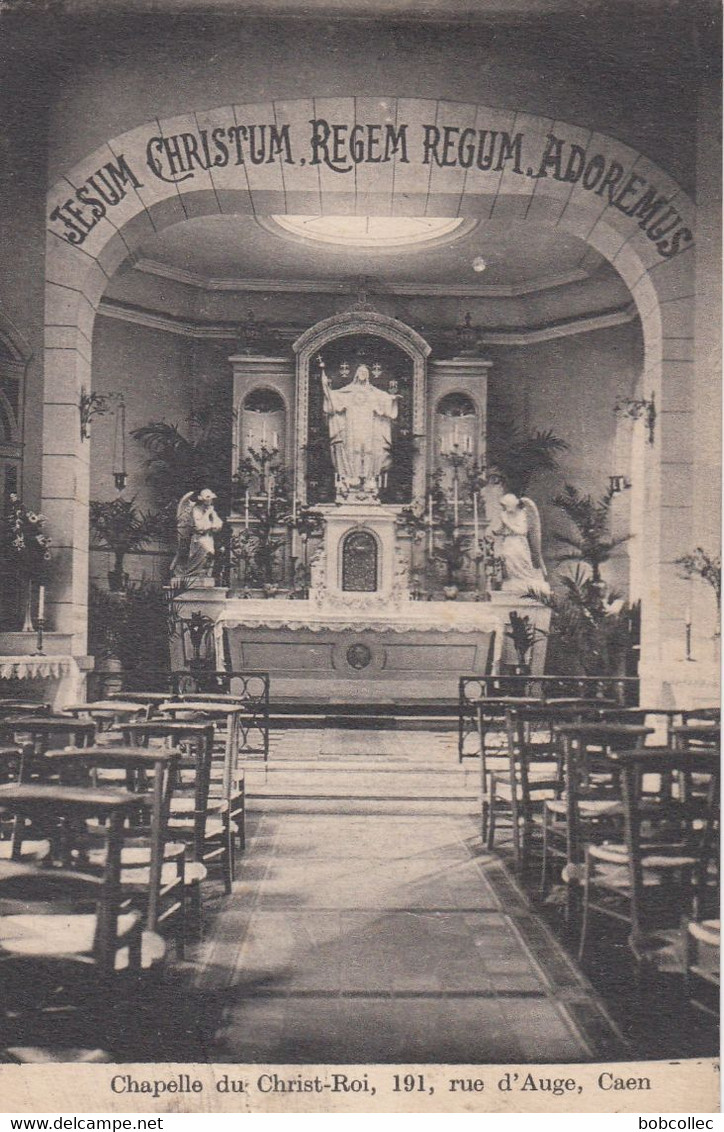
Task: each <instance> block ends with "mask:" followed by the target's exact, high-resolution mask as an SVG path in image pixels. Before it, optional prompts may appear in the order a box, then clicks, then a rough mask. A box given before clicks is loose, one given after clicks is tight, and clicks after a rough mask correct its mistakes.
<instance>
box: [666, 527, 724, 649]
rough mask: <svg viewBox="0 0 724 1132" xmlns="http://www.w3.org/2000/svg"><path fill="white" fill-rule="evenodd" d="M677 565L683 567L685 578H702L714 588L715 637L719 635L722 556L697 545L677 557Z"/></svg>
mask: <svg viewBox="0 0 724 1132" xmlns="http://www.w3.org/2000/svg"><path fill="white" fill-rule="evenodd" d="M676 565H677V566H679V567H681V572H682V574H683V575H684V577H685V578H701V579H702V581H704V582H707V584H708V585H710V586H711V588H712V589H713V590H714V596H715V598H716V628H715V630H714V635H715V637H718V636H719V634H720V632H721V629H720V619H721V558H720V556H719V555H718V554H714V555H711V554H707V552H706V551H705V550H704V548H703V547H701V546H697V547H696V548H695V549H694V551H693V552H692V553H691V554H685V555H684V556H683V558H677V560H676ZM688 616H689V625H690V624H691V612H690V611H689V614H688Z"/></svg>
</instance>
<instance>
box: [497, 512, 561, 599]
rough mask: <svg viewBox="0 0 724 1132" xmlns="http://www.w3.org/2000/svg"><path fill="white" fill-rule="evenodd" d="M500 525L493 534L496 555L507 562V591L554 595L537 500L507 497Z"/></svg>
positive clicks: (505, 582) (505, 586)
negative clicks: (543, 550) (551, 591)
mask: <svg viewBox="0 0 724 1132" xmlns="http://www.w3.org/2000/svg"><path fill="white" fill-rule="evenodd" d="M500 522H501V526H500V527H499V528H498V529H497V530H496V531H494V532H493V533H494V534H495V536H496V539H497V540H498V542H497V549H496V552H497V553H498V555H499V557H500V558H501V559H502V561H503V574H504V578H503V585H502V589H503V591H504V592H506V593H513V594H524V593H526V592H527V591H528V590H536V591H538V592H539V593H545V594H548V593H550V586H549V584H548V572H547V570H546V567H545V563H544V561H543V555H542V545H541V523H540V515H539V514H538V508H537V507H536V505H535V503H534V502H533V500H532V499H528V497H527V496H523V497H522V498H520V499H519V498H518V496H517V495H513V493H512V492H508V493H507V494H506V495H503V496H502V497H501V499H500Z"/></svg>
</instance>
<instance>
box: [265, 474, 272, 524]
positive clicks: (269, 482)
mask: <svg viewBox="0 0 724 1132" xmlns="http://www.w3.org/2000/svg"><path fill="white" fill-rule="evenodd" d="M271 500H272V476H268V477H267V481H266V513H267V515H268V514H269V512H270V511H271Z"/></svg>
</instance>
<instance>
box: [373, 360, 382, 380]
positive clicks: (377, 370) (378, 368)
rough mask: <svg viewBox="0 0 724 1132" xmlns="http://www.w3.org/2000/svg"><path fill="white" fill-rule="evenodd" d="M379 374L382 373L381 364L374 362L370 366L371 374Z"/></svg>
mask: <svg viewBox="0 0 724 1132" xmlns="http://www.w3.org/2000/svg"><path fill="white" fill-rule="evenodd" d="M381 375H382V366H381V365H380V363H379V362H375V364H374V365H373V366H372V376H373V377H380V376H381Z"/></svg>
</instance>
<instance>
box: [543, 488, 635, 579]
mask: <svg viewBox="0 0 724 1132" xmlns="http://www.w3.org/2000/svg"><path fill="white" fill-rule="evenodd" d="M614 494H615V492H614V491H612V490H611V488H609V489H608V490H607V491H606V493H605V494H604V495H603V496H601V498H600V499H597V500H596V499H594V498H593V496H591V495H582V494H581V493H580V492H579V491H578V489H577V488H575V487H572V486H571V484H569V483H568V484H566V486H565V488H564V489H563V491H562V492H561V493H560V495H557V496H556V497H555V499H554V500H553V505H554V506H555V507H558V508H559V509H560V510H561V511H563V513H564V514H565V515H567V516H568V518H569V519H570V521H571V523H572V524H573V527H574V529H575V530H574V533H573V534H571V535H556V536H555V539H556V542H558V543H560V544H561V545H562V546H563V547H565V548H566V549H565V550H564V552H563V554H561V556H560V560H561V562H571V561H573V562H576V561H578V562H585V563H587V564H588V566H590V568H591V581H592V582H593V584H594V585H600V584H601V583H602V578H601V566H603V565H604V563H606V562H608V561H609V559H610V558H611V556H612V555H613V552H614V550H616V548H617V547H619V546H622V545H623V543H625V542H628V540H629V539H630V538H631V537H632V536H631V535H621V536H620V537H619V538H612V536H611V533H610V529H611V504H612V502H613V498H614Z"/></svg>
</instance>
